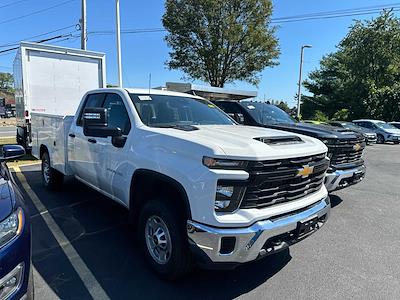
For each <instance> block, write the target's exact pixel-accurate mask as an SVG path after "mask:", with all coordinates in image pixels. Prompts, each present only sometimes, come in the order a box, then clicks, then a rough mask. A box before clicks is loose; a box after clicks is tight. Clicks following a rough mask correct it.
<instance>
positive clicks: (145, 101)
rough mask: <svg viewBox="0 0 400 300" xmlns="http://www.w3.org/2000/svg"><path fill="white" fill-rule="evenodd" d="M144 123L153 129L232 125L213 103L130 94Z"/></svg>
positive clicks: (179, 97)
mask: <svg viewBox="0 0 400 300" xmlns="http://www.w3.org/2000/svg"><path fill="white" fill-rule="evenodd" d="M130 97H131V99H132V102H133V104H134V105H135V107H136V110H137V112H138V114H139V116H140V119H141V120H142V122H143V123H144V124H145V125H147V126H151V127H173V126H177V125H232V124H234V122H233V121H232V120H231V119H230V118H229V117H228V116H227V115H226V114H225V113H224V112H223V111H221V110H220V109H219V108H217V107H216V106H215V105H214V104H212V103H211V102H209V101H207V100H204V99H199V98H191V97H185V96H170V95H155V94H154V95H136V94H130Z"/></svg>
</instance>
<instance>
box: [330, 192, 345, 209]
mask: <svg viewBox="0 0 400 300" xmlns="http://www.w3.org/2000/svg"><path fill="white" fill-rule="evenodd" d="M329 197H330V198H331V207H332V208H335V207H336V206H338V205H339V204H341V203H342V202H343V200H342V198H341V197H339V196H338V195H332V194H330V195H329Z"/></svg>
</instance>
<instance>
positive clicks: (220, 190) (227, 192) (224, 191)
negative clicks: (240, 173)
mask: <svg viewBox="0 0 400 300" xmlns="http://www.w3.org/2000/svg"><path fill="white" fill-rule="evenodd" d="M233 191H234V187H233V186H223V185H217V194H220V195H222V196H225V197H227V198H231V197H232V195H233Z"/></svg>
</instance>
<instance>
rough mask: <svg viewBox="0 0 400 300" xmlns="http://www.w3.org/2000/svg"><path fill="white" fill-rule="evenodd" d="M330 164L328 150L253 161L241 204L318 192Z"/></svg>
mask: <svg viewBox="0 0 400 300" xmlns="http://www.w3.org/2000/svg"><path fill="white" fill-rule="evenodd" d="M328 167H329V160H328V159H327V158H326V157H325V153H323V154H319V155H313V156H306V157H300V158H291V159H283V160H273V161H259V162H251V163H250V164H249V166H248V172H249V174H250V177H249V184H248V187H247V190H246V193H245V195H244V197H243V200H242V203H241V205H240V208H264V207H267V206H271V205H275V204H279V203H284V202H288V201H293V200H296V199H299V198H302V197H304V196H306V195H310V194H312V193H315V192H317V191H319V190H320V189H321V186H322V185H323V183H324V177H325V172H326V170H327V169H328Z"/></svg>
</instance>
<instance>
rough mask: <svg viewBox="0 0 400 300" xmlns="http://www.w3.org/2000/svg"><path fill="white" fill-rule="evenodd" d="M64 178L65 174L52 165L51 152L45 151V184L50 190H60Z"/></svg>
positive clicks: (43, 178) (43, 165) (43, 177)
mask: <svg viewBox="0 0 400 300" xmlns="http://www.w3.org/2000/svg"><path fill="white" fill-rule="evenodd" d="M63 180H64V175H63V174H62V173H60V172H58V171H57V170H56V169H53V168H52V167H51V164H50V157H49V153H47V152H44V153H43V155H42V182H43V185H44V186H45V187H46V188H48V189H50V190H58V189H60V188H61V186H62V183H63Z"/></svg>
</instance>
